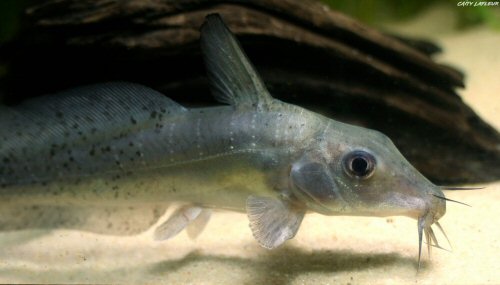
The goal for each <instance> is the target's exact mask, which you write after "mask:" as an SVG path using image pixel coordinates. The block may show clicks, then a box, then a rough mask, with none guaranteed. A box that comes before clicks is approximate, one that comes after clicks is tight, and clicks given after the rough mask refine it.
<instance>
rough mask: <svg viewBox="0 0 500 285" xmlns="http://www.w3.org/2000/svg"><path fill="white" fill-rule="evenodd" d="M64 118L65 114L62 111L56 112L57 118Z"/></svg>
mask: <svg viewBox="0 0 500 285" xmlns="http://www.w3.org/2000/svg"><path fill="white" fill-rule="evenodd" d="M63 116H64V114H63V113H62V112H60V111H58V112H56V117H58V118H59V119H60V118H62V117H63Z"/></svg>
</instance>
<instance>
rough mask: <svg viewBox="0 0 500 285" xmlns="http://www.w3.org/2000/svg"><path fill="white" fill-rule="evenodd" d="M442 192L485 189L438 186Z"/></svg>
mask: <svg viewBox="0 0 500 285" xmlns="http://www.w3.org/2000/svg"><path fill="white" fill-rule="evenodd" d="M439 188H441V189H442V190H480V189H484V188H486V187H455V186H439Z"/></svg>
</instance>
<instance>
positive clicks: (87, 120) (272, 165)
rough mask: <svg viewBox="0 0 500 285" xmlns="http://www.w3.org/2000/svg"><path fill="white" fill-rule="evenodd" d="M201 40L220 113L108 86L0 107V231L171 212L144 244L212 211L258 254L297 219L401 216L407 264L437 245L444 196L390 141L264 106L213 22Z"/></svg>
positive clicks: (258, 85)
mask: <svg viewBox="0 0 500 285" xmlns="http://www.w3.org/2000/svg"><path fill="white" fill-rule="evenodd" d="M200 41H201V47H202V51H203V53H204V59H205V63H206V65H207V71H208V77H209V79H210V82H211V84H212V92H213V94H214V96H215V98H216V99H217V100H218V101H219V102H221V103H226V104H229V106H220V107H210V108H196V109H186V108H184V107H182V106H180V105H179V104H177V103H175V102H173V101H171V100H170V99H168V98H167V97H165V96H164V95H162V94H160V93H158V92H156V91H154V90H151V89H149V88H147V87H143V86H140V85H136V84H130V83H108V84H101V85H95V86H88V87H82V88H78V89H75V90H71V91H67V92H63V93H61V94H56V95H54V96H47V97H44V98H40V99H36V100H32V101H28V102H25V103H23V104H21V105H20V106H17V107H14V108H5V107H2V108H1V109H0V143H1V144H0V229H3V230H12V229H22V228H29V227H42V228H49V227H69V228H75V229H83V230H90V231H96V232H101V233H112V234H131V233H137V232H139V231H141V230H145V229H147V228H148V227H149V226H151V225H152V224H153V223H154V222H155V221H156V220H157V219H158V217H159V216H160V214H161V212H162V211H164V210H165V208H166V205H168V204H169V203H170V202H182V203H183V204H185V206H184V207H182V208H180V209H178V210H177V211H176V212H174V214H173V215H172V216H171V217H170V218H169V219H168V220H167V221H166V222H164V223H163V224H162V225H160V226H159V227H158V228H157V229H156V231H155V238H156V239H158V240H162V239H168V238H170V237H172V236H175V235H176V234H177V233H178V232H179V231H181V230H182V229H183V228H185V227H187V226H189V225H190V224H199V225H202V226H203V225H204V224H206V221H208V217H209V213H208V212H207V211H206V210H205V209H206V208H222V209H230V210H234V211H241V212H246V213H247V215H248V218H249V221H250V228H251V230H252V233H253V235H254V237H255V238H256V239H257V241H258V242H259V243H260V244H261V245H262V246H263V247H266V248H275V247H277V246H279V245H281V244H282V243H283V242H285V241H286V240H288V239H290V238H292V237H293V236H294V235H295V234H296V232H297V231H298V229H299V227H300V223H301V221H302V219H303V217H304V215H305V213H306V212H307V211H315V212H318V213H322V214H325V215H364V216H388V215H405V216H409V217H412V218H415V219H417V220H418V234H419V256H420V252H421V245H422V236H423V234H424V233H425V237H426V239H427V244H428V246H431V245H436V246H439V245H438V243H437V240H436V238H435V235H434V233H433V231H432V228H431V225H433V224H437V226H438V227H439V228H440V229H441V226H440V225H439V223H438V220H439V219H440V218H441V217H442V216H443V215H444V214H445V211H446V204H445V199H446V198H444V194H443V193H442V191H441V190H440V187H438V186H435V185H433V184H432V183H431V182H430V181H429V180H427V179H426V178H425V177H423V176H422V175H421V174H420V173H419V172H418V171H417V170H416V169H415V168H413V167H412V166H411V165H410V163H408V161H407V160H406V159H405V158H404V157H403V156H402V155H401V153H400V152H399V151H398V150H397V148H396V147H395V146H394V144H393V143H392V142H391V140H390V139H389V138H387V137H386V136H385V135H383V134H381V133H379V132H377V131H373V130H368V129H364V128H361V127H355V126H351V125H347V124H343V123H340V122H337V121H334V120H331V119H329V118H326V117H324V116H321V115H319V114H316V113H314V112H311V111H307V110H305V109H303V108H300V107H297V106H293V105H290V104H286V103H283V102H280V101H278V100H276V99H273V98H272V97H271V95H270V94H269V93H268V91H267V89H266V88H265V86H264V83H263V82H262V80H261V79H260V78H259V76H258V74H257V73H256V72H255V70H254V68H253V66H252V65H251V63H250V61H249V60H248V59H247V57H246V56H245V54H244V52H243V51H242V49H241V47H240V46H239V44H238V42H237V41H236V39H235V38H234V37H233V36H232V34H231V33H230V31H229V30H228V29H227V27H226V26H225V25H224V24H223V22H222V20H221V19H220V18H219V17H218V16H217V15H210V16H208V17H207V19H206V22H205V24H204V26H203V27H202V29H201V38H200ZM35 205H36V206H35ZM197 219H198V221H197ZM131 220H134V223H132V222H131ZM195 221H197V222H195ZM132 224H134V225H135V226H132ZM191 232H193V233H195V234H194V235H196V233H199V231H197V230H193V231H191ZM419 260H420V259H419Z"/></svg>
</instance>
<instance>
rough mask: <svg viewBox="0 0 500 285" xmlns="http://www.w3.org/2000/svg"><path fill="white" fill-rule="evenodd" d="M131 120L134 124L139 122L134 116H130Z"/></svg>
mask: <svg viewBox="0 0 500 285" xmlns="http://www.w3.org/2000/svg"><path fill="white" fill-rule="evenodd" d="M130 122H132V124H133V125H135V124H137V121H136V120H135V119H134V117H130Z"/></svg>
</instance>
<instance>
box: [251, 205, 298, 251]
mask: <svg viewBox="0 0 500 285" xmlns="http://www.w3.org/2000/svg"><path fill="white" fill-rule="evenodd" d="M246 208H247V214H248V219H249V220H250V228H251V230H252V233H253V236H254V237H255V239H256V240H257V241H258V242H259V244H260V245H261V246H263V247H265V248H267V249H272V248H275V247H278V246H280V245H281V244H282V243H284V242H285V241H286V240H289V239H291V238H293V237H294V236H295V234H296V233H297V231H298V229H299V227H300V223H301V222H302V219H303V218H304V214H305V211H304V210H303V209H296V208H293V207H292V206H291V205H290V204H289V203H287V202H286V201H283V200H280V199H276V198H268V197H256V196H250V197H248V199H247V207H246Z"/></svg>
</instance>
